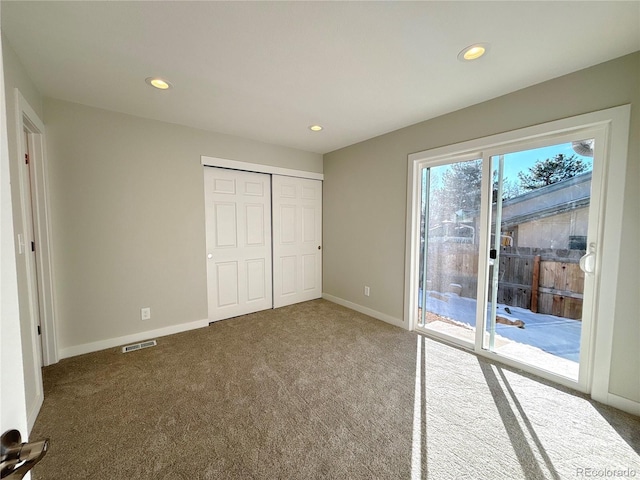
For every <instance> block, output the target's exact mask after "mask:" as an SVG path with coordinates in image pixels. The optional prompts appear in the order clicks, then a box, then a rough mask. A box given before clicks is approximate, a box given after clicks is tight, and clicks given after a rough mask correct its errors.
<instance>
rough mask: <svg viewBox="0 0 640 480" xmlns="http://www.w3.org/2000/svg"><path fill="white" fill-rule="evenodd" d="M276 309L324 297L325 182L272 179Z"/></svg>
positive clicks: (275, 177) (274, 304) (289, 178)
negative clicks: (323, 210) (323, 211)
mask: <svg viewBox="0 0 640 480" xmlns="http://www.w3.org/2000/svg"><path fill="white" fill-rule="evenodd" d="M272 186H273V306H274V307H283V306H285V305H291V304H292V303H298V302H304V301H307V300H313V299H315V298H320V297H321V296H322V182H321V181H319V180H308V179H304V178H295V177H284V176H279V175H273V176H272Z"/></svg>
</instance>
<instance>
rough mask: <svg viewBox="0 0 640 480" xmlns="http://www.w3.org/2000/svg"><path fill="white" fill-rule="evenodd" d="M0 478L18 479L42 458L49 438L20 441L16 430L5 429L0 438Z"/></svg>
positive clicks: (47, 448)
mask: <svg viewBox="0 0 640 480" xmlns="http://www.w3.org/2000/svg"><path fill="white" fill-rule="evenodd" d="M0 442H1V448H0V478H4V479H7V480H20V479H21V478H23V477H24V476H25V475H26V474H27V472H28V471H29V470H31V469H32V468H33V466H34V465H35V464H36V463H38V462H39V461H40V460H42V457H44V456H45V454H46V453H47V450H49V439H48V438H47V439H45V440H39V441H36V442H29V443H22V437H21V436H20V432H19V431H18V430H7V431H6V432H4V433H3V434H2V438H1V439H0Z"/></svg>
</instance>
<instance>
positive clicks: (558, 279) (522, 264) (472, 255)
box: [427, 243, 585, 319]
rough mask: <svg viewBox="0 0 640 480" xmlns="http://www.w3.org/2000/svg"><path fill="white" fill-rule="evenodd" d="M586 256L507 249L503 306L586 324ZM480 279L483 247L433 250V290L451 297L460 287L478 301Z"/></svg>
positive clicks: (501, 259)
mask: <svg viewBox="0 0 640 480" xmlns="http://www.w3.org/2000/svg"><path fill="white" fill-rule="evenodd" d="M584 253H585V252H584V251H583V250H565V249H562V250H560V249H550V248H529V247H501V249H500V255H499V277H498V278H499V280H500V282H499V284H498V285H499V286H498V296H497V297H498V303H502V304H504V305H509V306H513V307H521V308H526V309H529V310H531V311H533V312H537V313H546V314H551V315H556V316H558V317H564V318H572V319H580V318H581V317H582V298H583V295H582V292H583V289H584V273H583V272H582V270H581V269H580V266H579V265H578V262H579V261H580V257H582V255H584ZM477 277H478V246H477V245H470V244H445V243H442V244H431V245H429V262H428V264H427V279H428V280H427V289H428V290H436V291H440V292H446V291H449V290H451V289H452V287H451V285H452V284H454V285H460V286H461V287H462V288H461V292H460V295H461V296H463V297H470V298H475V297H476V294H477V290H476V289H477V285H478V278H477ZM457 290H460V288H458V289H457ZM489 298H491V293H489Z"/></svg>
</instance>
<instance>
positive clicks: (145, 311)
mask: <svg viewBox="0 0 640 480" xmlns="http://www.w3.org/2000/svg"><path fill="white" fill-rule="evenodd" d="M150 318H151V308H149V307H145V308H141V309H140V320H149V319H150Z"/></svg>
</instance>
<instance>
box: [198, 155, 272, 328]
mask: <svg viewBox="0 0 640 480" xmlns="http://www.w3.org/2000/svg"><path fill="white" fill-rule="evenodd" d="M204 179H205V214H206V234H207V240H206V242H207V245H206V246H207V290H208V292H207V295H208V302H209V320H210V321H216V320H222V319H225V318H231V317H235V316H238V315H245V314H247V313H252V312H257V311H260V310H265V309H268V308H272V306H273V300H272V275H271V185H270V175H266V174H262V173H253V172H241V171H237V170H226V169H222V168H209V167H207V168H205V175H204Z"/></svg>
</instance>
